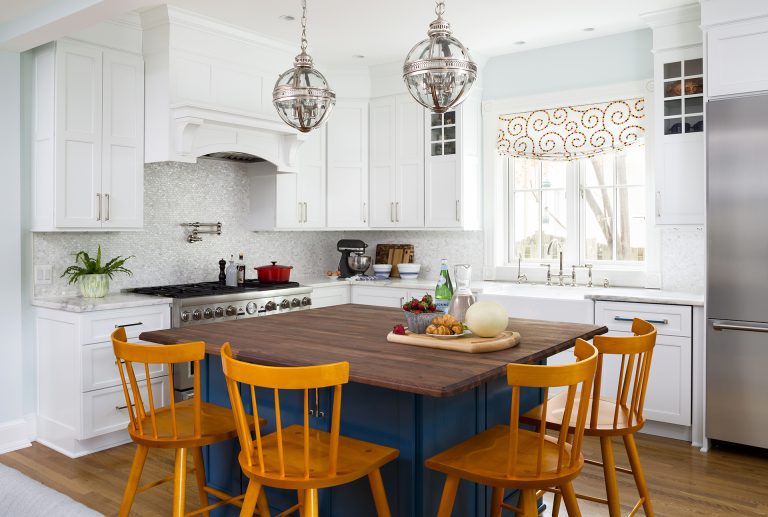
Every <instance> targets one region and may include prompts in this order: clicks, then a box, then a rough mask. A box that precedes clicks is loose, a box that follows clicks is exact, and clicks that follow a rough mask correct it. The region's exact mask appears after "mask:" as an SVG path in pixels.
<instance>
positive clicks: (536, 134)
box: [496, 97, 645, 160]
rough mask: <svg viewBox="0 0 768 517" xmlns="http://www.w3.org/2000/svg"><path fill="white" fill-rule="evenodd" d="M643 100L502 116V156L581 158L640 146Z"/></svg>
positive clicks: (500, 136)
mask: <svg viewBox="0 0 768 517" xmlns="http://www.w3.org/2000/svg"><path fill="white" fill-rule="evenodd" d="M644 122H645V99H643V98H642V97H639V98H635V99H625V100H616V101H611V102H603V103H600V104H585V105H581V106H563V107H560V108H553V109H541V110H535V111H527V112H524V113H513V114H509V115H500V116H499V137H498V142H497V144H496V148H497V150H498V152H499V154H506V155H509V156H513V157H518V158H533V159H537V160H578V159H580V158H588V157H590V156H594V155H596V154H600V153H602V152H607V151H618V150H621V149H624V148H626V147H628V146H630V145H632V144H634V143H637V142H638V141H639V140H640V139H641V138H642V137H643V135H644V134H645V126H644Z"/></svg>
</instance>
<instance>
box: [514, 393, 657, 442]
mask: <svg viewBox="0 0 768 517" xmlns="http://www.w3.org/2000/svg"><path fill="white" fill-rule="evenodd" d="M579 400H580V395H576V401H575V403H576V404H578V403H579ZM567 402H568V395H567V394H566V393H558V394H557V395H555V396H554V397H552V398H551V399H549V401H548V402H547V415H546V420H547V429H551V430H554V431H559V430H560V422H561V421H562V419H563V411H564V410H565V406H566V404H567ZM543 407H544V406H543V405H538V406H536V407H535V408H533V409H531V410H530V411H528V412H526V413H525V414H523V415H522V416H521V417H520V421H521V422H522V423H524V424H529V425H538V423H539V422H540V421H541V418H542V416H541V411H542V409H543ZM617 407H618V410H617ZM593 409H594V400H593V399H592V397H590V398H589V409H588V410H587V425H586V427H585V428H584V434H585V435H586V436H621V435H624V434H632V433H635V432H637V431H639V430H640V429H641V428H642V427H643V425H644V424H645V419H644V418H643V417H642V415H638V414H637V413H636V412H634V411H632V409H631V408H629V407H623V406H621V404H619V405H618V406H617V405H616V401H615V400H607V399H604V398H601V399H600V403H599V405H598V410H597V420H596V421H593V420H592V411H593ZM575 425H576V416H575V415H573V416H572V417H571V422H570V427H571V429H573V428H574V426H575Z"/></svg>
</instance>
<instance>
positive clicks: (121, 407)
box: [115, 404, 136, 411]
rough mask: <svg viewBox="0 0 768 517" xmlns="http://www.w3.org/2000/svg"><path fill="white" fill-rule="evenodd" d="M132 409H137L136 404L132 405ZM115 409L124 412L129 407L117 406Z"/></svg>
mask: <svg viewBox="0 0 768 517" xmlns="http://www.w3.org/2000/svg"><path fill="white" fill-rule="evenodd" d="M131 407H136V404H131ZM115 409H116V410H118V411H122V410H123V409H128V406H127V405H125V406H115Z"/></svg>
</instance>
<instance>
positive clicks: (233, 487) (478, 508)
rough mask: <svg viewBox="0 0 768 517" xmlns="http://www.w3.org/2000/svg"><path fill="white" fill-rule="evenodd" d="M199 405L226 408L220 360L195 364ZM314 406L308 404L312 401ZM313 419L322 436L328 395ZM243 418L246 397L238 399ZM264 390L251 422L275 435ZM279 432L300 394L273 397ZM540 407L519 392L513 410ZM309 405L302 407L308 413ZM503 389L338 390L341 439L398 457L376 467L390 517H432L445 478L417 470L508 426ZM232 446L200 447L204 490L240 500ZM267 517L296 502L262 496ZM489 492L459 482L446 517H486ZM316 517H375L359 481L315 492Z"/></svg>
mask: <svg viewBox="0 0 768 517" xmlns="http://www.w3.org/2000/svg"><path fill="white" fill-rule="evenodd" d="M202 374H203V376H202V377H203V379H202V392H203V398H204V400H206V401H208V402H211V403H214V404H219V405H222V406H225V407H230V403H229V396H228V394H227V388H226V384H225V382H224V374H223V372H222V370H221V359H220V358H219V357H218V356H207V359H206V361H205V362H204V363H203V371H202ZM312 398H313V399H314V397H312ZM318 399H319V406H318V408H317V409H318V410H319V411H318V413H319V414H316V415H314V416H313V417H311V418H310V423H311V425H312V427H315V428H318V429H322V430H326V431H328V430H329V429H330V413H331V400H330V390H320V391H319V393H318ZM244 401H245V402H246V410H249V411H250V407H249V406H250V396H247V397H244ZM273 401H274V399H273V396H272V391H271V390H257V403H258V405H259V416H260V417H261V418H265V419H267V420H268V424H267V428H266V430H265V431H264V432H267V433H269V432H273V431H274V429H275V423H274V422H275V419H274V405H273ZM280 403H281V412H282V418H283V426H288V425H291V424H294V423H298V424H300V423H301V422H302V419H303V416H302V411H303V402H302V396H301V392H290V391H287V390H286V391H281V394H280ZM539 403H541V390H534V389H531V390H524V391H523V399H522V400H521V410H522V411H527V410H528V409H530V408H531V407H533V406H535V405H537V404H539ZM313 406H314V404H313V403H310V407H312V408H313V409H315V408H314V407H313ZM509 407H510V389H509V387H508V386H507V383H506V379H505V378H504V377H502V378H498V379H495V380H493V381H490V382H488V383H485V384H482V385H481V386H479V387H477V388H475V389H473V390H470V391H467V392H464V393H462V394H459V395H456V396H454V397H446V398H435V397H427V396H423V395H415V394H413V393H406V392H402V391H396V390H390V389H384V388H377V387H374V386H368V385H364V384H356V383H350V384H347V385H345V386H344V388H343V390H342V409H341V411H342V413H341V433H342V434H344V435H346V436H350V437H352V438H358V439H360V440H367V441H370V442H374V443H378V444H381V445H387V446H389V447H394V448H397V449H399V450H400V456H399V457H398V458H397V460H395V461H393V462H392V463H390V464H388V465H386V466H384V468H383V469H382V477H383V479H384V486H385V488H386V491H387V497H388V499H389V504H390V508H391V509H392V514H393V515H397V516H402V517H422V516H423V517H433V516H435V515H436V514H437V508H438V505H439V502H440V495H441V493H442V489H443V483H444V482H445V477H444V476H443V475H442V474H440V473H438V472H434V471H431V470H429V469H426V468H424V460H426V459H427V458H429V457H431V456H433V455H435V454H437V453H438V452H440V451H442V450H445V449H447V448H449V447H451V446H453V445H455V444H457V443H459V442H461V441H463V440H466V439H468V438H470V437H472V436H474V435H475V434H477V433H479V432H482V431H484V430H485V429H488V428H490V427H493V426H494V425H497V424H504V423H508V422H509ZM238 452H239V445H238V443H237V440H232V441H230V442H227V443H223V444H217V445H214V446H211V447H208V448H207V450H206V453H205V459H206V475H207V478H208V482H209V483H210V484H211V486H214V487H216V488H219V489H221V490H225V491H227V492H230V493H241V492H243V491H244V490H245V487H246V486H247V479H246V478H245V477H244V476H243V475H242V473H241V471H240V465H239V464H238V461H237V454H238ZM267 497H268V499H269V504H270V507H271V508H272V511H273V512H274V513H278V512H281V511H283V510H285V509H287V508H288V507H290V506H291V505H293V504H295V503H296V494H295V492H292V491H287V490H276V489H267ZM489 501H490V490H488V489H487V488H486V487H484V486H481V485H477V484H474V483H470V482H467V481H462V482H461V484H460V486H459V492H458V494H457V497H456V504H455V506H454V511H453V517H476V516H477V517H479V516H485V515H488V511H489V508H488V504H489ZM237 510H238V509H237V508H235V507H224V508H220V509H217V510H215V511H214V512H212V513H213V514H214V515H216V516H224V515H226V516H230V515H232V516H234V515H238V511H237ZM320 514H321V515H322V516H324V517H360V516H375V515H376V510H375V507H374V504H373V497H372V496H371V489H370V486H369V484H368V480H367V478H363V479H361V480H358V481H356V482H354V483H350V484H348V485H343V486H340V487H336V488H332V489H322V490H320Z"/></svg>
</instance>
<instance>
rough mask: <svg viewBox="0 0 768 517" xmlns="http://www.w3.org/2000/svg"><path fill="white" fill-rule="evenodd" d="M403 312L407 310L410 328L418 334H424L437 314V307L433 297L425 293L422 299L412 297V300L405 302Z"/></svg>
mask: <svg viewBox="0 0 768 517" xmlns="http://www.w3.org/2000/svg"><path fill="white" fill-rule="evenodd" d="M403 312H405V322H406V324H407V325H408V330H410V331H411V332H413V333H416V334H424V333H425V332H426V331H427V327H428V326H429V324H430V323H432V320H433V319H434V317H435V315H436V314H435V313H436V312H437V307H436V306H435V303H434V301H433V300H432V297H431V296H430V295H428V294H425V295H424V296H422V297H421V300H418V299H416V298H412V299H411V301H409V302H406V303H405V304H403Z"/></svg>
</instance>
